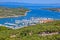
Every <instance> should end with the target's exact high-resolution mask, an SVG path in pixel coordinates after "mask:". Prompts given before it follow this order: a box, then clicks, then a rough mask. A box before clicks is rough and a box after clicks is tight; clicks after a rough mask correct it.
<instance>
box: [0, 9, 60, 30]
mask: <svg viewBox="0 0 60 40" xmlns="http://www.w3.org/2000/svg"><path fill="white" fill-rule="evenodd" d="M30 10H31V11H30V12H27V13H26V15H25V16H18V17H10V18H0V26H6V27H9V28H13V29H17V28H22V27H27V26H30V25H36V24H39V23H46V22H50V21H53V20H58V19H60V13H59V12H53V11H48V10H40V9H30Z"/></svg>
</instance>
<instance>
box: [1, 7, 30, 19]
mask: <svg viewBox="0 0 60 40" xmlns="http://www.w3.org/2000/svg"><path fill="white" fill-rule="evenodd" d="M28 11H29V10H28V9H26V8H7V7H0V18H6V17H18V16H25V14H26V13H27V12H28Z"/></svg>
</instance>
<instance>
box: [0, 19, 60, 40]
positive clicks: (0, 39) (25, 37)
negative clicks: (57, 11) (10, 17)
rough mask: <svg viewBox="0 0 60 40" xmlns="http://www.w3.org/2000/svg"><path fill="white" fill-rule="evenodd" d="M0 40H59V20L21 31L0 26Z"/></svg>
mask: <svg viewBox="0 0 60 40" xmlns="http://www.w3.org/2000/svg"><path fill="white" fill-rule="evenodd" d="M0 40H60V20H57V21H54V22H51V23H43V24H37V25H33V26H28V27H24V28H21V29H10V28H6V27H2V26H1V27H0Z"/></svg>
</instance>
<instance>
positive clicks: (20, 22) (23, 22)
mask: <svg viewBox="0 0 60 40" xmlns="http://www.w3.org/2000/svg"><path fill="white" fill-rule="evenodd" d="M52 21H53V19H51V18H34V17H31V18H30V19H23V20H15V23H8V22H7V23H4V25H3V26H6V27H9V28H13V29H16V28H21V27H27V26H30V25H36V24H40V23H47V22H52ZM0 26H1V25H0Z"/></svg>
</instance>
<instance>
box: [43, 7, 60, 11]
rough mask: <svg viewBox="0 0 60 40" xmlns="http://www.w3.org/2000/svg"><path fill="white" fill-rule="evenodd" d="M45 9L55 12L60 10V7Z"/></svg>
mask: <svg viewBox="0 0 60 40" xmlns="http://www.w3.org/2000/svg"><path fill="white" fill-rule="evenodd" d="M43 9H44V10H50V11H54V12H60V8H43Z"/></svg>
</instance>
